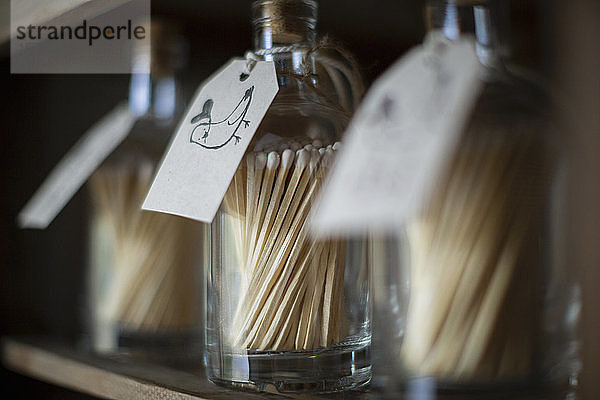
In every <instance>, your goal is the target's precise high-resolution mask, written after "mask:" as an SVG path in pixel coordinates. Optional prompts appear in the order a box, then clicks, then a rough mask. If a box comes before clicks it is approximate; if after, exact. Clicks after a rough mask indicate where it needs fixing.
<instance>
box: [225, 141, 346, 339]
mask: <svg viewBox="0 0 600 400" xmlns="http://www.w3.org/2000/svg"><path fill="white" fill-rule="evenodd" d="M302 145H303V143H298V142H296V141H285V142H283V143H281V144H279V145H275V144H274V145H271V146H269V147H267V148H264V149H261V150H260V151H258V150H257V151H254V152H251V153H248V154H247V155H246V157H245V159H244V160H243V161H242V163H241V164H240V166H239V168H238V171H237V173H236V174H235V176H234V178H233V181H232V184H231V185H230V187H229V190H228V191H227V194H226V196H225V199H224V216H225V219H226V222H225V224H226V227H227V228H226V229H227V230H228V233H227V234H226V236H228V237H229V240H230V241H231V242H233V243H232V244H231V248H232V249H234V250H235V253H236V257H235V261H233V262H234V264H235V265H234V266H233V267H234V268H235V270H236V272H237V273H238V274H239V275H240V277H241V281H242V283H241V289H240V290H241V293H240V296H239V302H238V305H237V310H236V311H235V314H234V316H233V322H232V327H231V330H230V332H231V337H230V338H229V340H230V344H231V345H232V346H234V347H236V348H242V349H252V350H268V351H280V350H304V349H313V348H317V347H325V346H329V345H331V344H335V343H339V342H340V341H341V340H343V339H344V338H345V337H346V332H347V330H348V327H347V316H346V309H345V305H344V267H345V252H346V246H345V243H344V242H342V241H333V240H328V241H315V240H313V239H311V238H309V237H308V236H309V227H308V218H307V217H308V215H309V211H310V209H311V205H312V202H313V200H314V199H315V196H316V194H317V192H318V190H319V188H320V186H321V184H322V183H323V180H324V179H325V176H326V175H327V172H328V170H329V169H330V167H331V166H332V162H333V158H334V153H335V151H336V150H337V149H338V147H339V143H336V144H334V145H330V146H321V143H320V142H318V141H315V142H313V143H310V144H306V145H304V146H302Z"/></svg>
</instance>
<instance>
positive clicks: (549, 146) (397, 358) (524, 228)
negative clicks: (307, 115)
mask: <svg viewBox="0 0 600 400" xmlns="http://www.w3.org/2000/svg"><path fill="white" fill-rule="evenodd" d="M502 6H503V4H502V2H500V1H454V0H445V1H441V0H440V1H430V2H429V5H428V8H427V16H428V25H429V28H430V33H429V36H428V41H429V43H428V42H427V41H426V44H425V45H426V46H427V45H434V43H435V42H436V37H438V38H439V37H441V39H437V40H438V41H439V40H441V41H446V42H447V41H448V40H450V41H452V40H458V39H460V38H466V37H474V38H475V41H474V43H475V50H476V53H477V55H478V57H479V60H480V62H481V63H482V64H483V66H484V67H485V77H484V79H483V80H484V82H483V89H482V92H481V93H480V95H479V97H478V99H477V101H476V103H475V105H474V108H473V111H472V113H471V115H470V117H469V120H468V123H467V124H466V126H465V128H464V130H463V132H462V134H461V137H460V140H459V143H458V146H457V148H456V149H455V151H454V153H453V154H452V155H451V156H450V157H449V162H448V165H447V167H446V168H445V169H444V170H443V172H442V173H441V175H440V176H439V177H438V180H437V184H436V186H435V188H434V190H433V192H432V194H431V197H430V198H429V199H428V201H427V202H425V204H424V205H423V210H422V212H421V213H420V215H419V216H418V217H415V218H413V219H412V220H410V221H409V222H408V223H407V224H406V229H405V232H404V233H403V235H402V239H401V240H400V245H399V247H398V248H399V249H400V250H401V251H402V252H403V256H400V257H396V258H395V259H396V260H397V261H398V262H397V263H393V264H388V265H387V266H386V268H387V270H388V272H387V273H384V275H387V276H398V277H399V278H400V279H402V280H401V281H397V282H391V283H388V284H387V285H390V286H389V287H388V289H389V290H390V291H391V292H394V293H400V295H399V296H398V298H403V297H404V298H406V297H405V296H403V295H402V294H403V291H402V289H399V288H403V287H405V286H406V284H407V283H408V300H407V301H408V302H407V304H395V305H388V306H387V307H388V311H389V314H394V313H395V317H394V318H390V317H389V314H388V316H387V317H388V318H389V321H391V323H396V324H404V326H401V327H399V326H395V327H392V328H389V329H387V331H389V332H397V333H399V334H397V335H396V337H394V338H392V340H389V341H388V344H387V346H389V347H388V348H387V349H386V351H385V352H386V353H387V354H388V355H393V359H394V363H393V365H392V366H391V368H389V370H390V371H397V372H395V374H396V375H395V376H394V377H395V378H396V380H395V381H394V380H392V383H391V385H397V384H398V382H403V383H405V384H406V386H405V389H406V390H407V391H408V392H409V393H411V392H414V391H415V390H416V391H421V392H428V393H430V394H431V393H433V394H435V392H436V390H438V389H439V390H442V391H443V390H450V391H453V390H458V391H476V392H477V391H480V394H482V393H485V394H496V395H497V394H498V393H499V392H500V393H504V396H508V394H507V393H506V392H505V391H508V392H511V391H512V393H511V396H517V394H518V393H523V391H542V392H545V391H546V390H550V391H554V390H556V389H557V388H561V389H567V388H568V386H569V384H570V383H573V382H574V381H576V375H577V370H578V368H579V363H578V360H577V355H576V349H577V343H576V342H575V341H574V339H573V338H574V335H573V333H574V331H575V327H576V321H577V314H578V306H579V303H578V290H577V286H576V285H575V283H574V281H573V279H572V276H569V274H568V271H567V270H566V268H565V265H564V259H563V254H562V250H563V249H564V247H563V243H564V237H561V232H562V231H564V230H563V229H562V225H561V224H562V223H563V221H562V215H561V199H562V198H563V197H562V196H563V194H564V193H563V185H564V182H563V178H562V177H563V176H564V174H563V172H564V167H565V164H564V159H563V158H562V157H561V154H560V146H559V143H558V134H557V130H556V125H555V124H553V122H552V110H551V102H550V101H549V96H548V95H547V94H546V93H545V91H544V89H543V88H542V87H541V86H539V85H537V84H535V83H533V82H532V81H530V80H527V79H524V78H522V77H519V76H518V75H516V74H514V73H511V68H510V64H508V63H506V62H505V60H504V59H503V58H504V57H503V54H502V52H500V51H499V48H498V40H497V36H496V35H497V31H496V30H495V24H494V22H495V17H496V15H498V14H497V13H496V12H497V11H502ZM379 266H380V265H379ZM377 267H378V266H375V267H374V268H377ZM398 269H400V270H402V271H405V272H404V273H397V272H395V271H396V270H398ZM383 308H385V307H383ZM402 313H405V314H404V315H402ZM392 375H394V373H392ZM424 377H427V379H422V378H424ZM395 388H397V387H395ZM436 388H437V389H436ZM427 398H432V399H433V398H435V395H432V396H431V397H427ZM478 398H479V397H478ZM499 398H507V397H499ZM511 398H518V397H511Z"/></svg>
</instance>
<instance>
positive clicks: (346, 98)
mask: <svg viewBox="0 0 600 400" xmlns="http://www.w3.org/2000/svg"><path fill="white" fill-rule="evenodd" d="M293 51H303V52H305V54H304V56H303V57H302V63H301V65H300V71H301V73H299V74H298V73H292V72H290V73H286V74H284V75H286V76H289V77H291V78H295V79H298V80H300V81H301V82H303V83H305V84H307V85H308V86H310V87H311V88H312V89H313V90H314V91H315V93H317V95H318V96H319V97H321V98H323V99H324V100H325V102H326V103H328V104H329V105H330V106H333V107H334V108H338V109H339V108H340V106H341V108H342V110H340V111H343V112H345V113H347V114H351V113H352V112H353V111H354V110H356V108H357V107H358V105H359V103H360V100H361V98H362V95H363V94H364V91H365V87H364V84H363V80H362V76H361V74H360V70H359V68H358V63H357V62H356V59H355V58H354V56H353V55H352V54H350V53H349V52H348V51H347V50H346V49H345V48H344V47H343V46H341V45H340V44H339V43H336V42H335V41H334V40H332V39H331V38H330V37H329V36H327V35H326V36H324V37H322V38H321V39H319V40H318V41H317V42H316V43H315V45H314V46H312V47H307V46H303V45H289V46H278V47H273V48H270V49H260V50H256V51H247V52H246V55H245V58H246V61H247V62H246V67H245V69H244V71H243V74H246V75H250V73H251V72H252V70H253V69H254V66H255V65H256V63H257V62H258V61H260V60H262V56H264V55H267V54H282V53H289V52H293ZM327 53H331V54H332V55H329V54H327ZM311 58H312V59H314V61H315V62H316V63H317V64H318V65H319V66H321V67H322V69H323V70H324V71H325V73H326V74H327V76H328V78H329V79H330V81H331V82H332V84H333V87H334V90H335V92H336V93H337V95H338V97H339V99H338V101H336V100H335V99H332V98H331V97H330V96H328V95H326V94H325V93H323V91H322V90H320V89H319V88H318V86H317V85H315V83H314V80H313V78H315V74H314V73H313V66H312V65H311ZM347 89H349V91H348V90H347Z"/></svg>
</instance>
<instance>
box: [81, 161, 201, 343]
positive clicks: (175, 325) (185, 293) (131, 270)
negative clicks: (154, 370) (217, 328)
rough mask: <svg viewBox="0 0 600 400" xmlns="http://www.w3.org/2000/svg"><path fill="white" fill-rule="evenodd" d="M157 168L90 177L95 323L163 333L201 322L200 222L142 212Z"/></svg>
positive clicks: (105, 171) (108, 169)
mask: <svg viewBox="0 0 600 400" xmlns="http://www.w3.org/2000/svg"><path fill="white" fill-rule="evenodd" d="M153 170H154V163H152V162H151V161H150V160H146V161H145V162H140V163H133V162H132V163H130V164H127V165H125V164H118V165H113V164H108V165H106V166H103V167H102V168H100V169H99V170H98V171H96V172H95V173H94V175H92V177H91V179H90V189H91V196H92V201H93V204H94V219H93V221H92V224H93V232H92V238H91V239H92V245H91V259H92V269H93V270H94V273H93V276H94V278H95V279H93V281H92V287H91V290H92V291H93V293H94V295H93V297H94V298H93V300H92V301H93V303H94V304H93V305H92V307H94V309H95V310H94V314H95V316H94V318H95V320H96V322H95V323H97V324H103V323H109V324H116V325H117V326H121V327H123V328H125V329H127V330H128V331H143V332H165V331H173V330H179V329H184V328H189V327H191V326H193V325H194V324H195V323H197V318H198V312H197V306H198V301H199V298H198V296H197V288H198V287H199V286H198V282H196V281H195V279H194V278H193V277H194V276H195V275H196V272H195V271H194V268H197V266H195V265H194V264H195V262H196V261H197V260H198V258H197V254H198V250H197V248H198V236H199V234H200V229H201V228H200V227H199V224H196V223H194V222H191V221H188V220H185V219H183V218H180V217H174V216H169V215H166V214H161V213H153V212H147V211H142V210H141V209H140V207H141V203H142V202H143V200H144V196H145V195H146V193H147V191H148V187H149V185H150V183H151V179H152V174H153Z"/></svg>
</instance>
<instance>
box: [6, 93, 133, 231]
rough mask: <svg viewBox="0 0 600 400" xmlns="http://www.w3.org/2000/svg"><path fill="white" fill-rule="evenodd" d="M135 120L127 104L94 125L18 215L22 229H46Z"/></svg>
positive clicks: (123, 136)
mask: <svg viewBox="0 0 600 400" xmlns="http://www.w3.org/2000/svg"><path fill="white" fill-rule="evenodd" d="M135 121H136V117H135V116H134V115H132V114H131V113H130V111H129V108H128V106H127V104H126V103H124V104H120V105H119V106H117V107H115V109H113V110H112V111H111V112H110V113H108V114H107V115H106V116H104V117H103V118H102V119H101V120H100V121H98V122H97V123H96V124H94V125H93V126H92V127H91V128H90V129H89V130H88V131H87V132H86V133H85V134H84V135H83V136H82V137H81V139H79V141H78V142H77V143H76V144H75V145H74V146H73V148H72V149H71V150H69V152H68V153H67V154H66V155H65V156H64V157H63V159H62V160H61V161H60V162H59V163H58V165H57V166H56V167H55V168H54V169H53V170H52V172H51V173H50V175H49V176H48V177H47V178H46V180H45V181H44V183H43V184H42V185H41V186H40V188H39V189H38V190H37V192H35V194H34V195H33V197H32V198H31V199H30V200H29V202H28V203H27V204H26V205H25V207H24V208H23V210H21V212H20V213H19V216H18V223H19V226H20V227H21V228H37V229H45V228H46V227H47V226H48V225H49V224H50V222H52V220H54V218H55V217H56V216H57V215H58V213H59V212H60V211H61V210H62V209H63V208H64V207H65V205H66V204H67V203H68V202H69V200H71V198H72V197H73V196H74V195H75V193H76V192H77V190H79V188H80V187H81V185H83V184H84V183H85V182H86V181H87V179H88V178H89V177H90V175H91V174H92V173H93V172H94V171H95V170H96V168H98V166H99V165H100V164H102V162H103V161H104V160H105V159H106V157H108V156H109V155H110V154H111V153H112V152H113V151H114V149H115V148H116V147H117V146H118V145H119V144H120V143H121V142H122V141H123V140H124V139H125V137H126V136H127V134H129V132H130V131H131V128H132V127H133V124H134V123H135Z"/></svg>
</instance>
